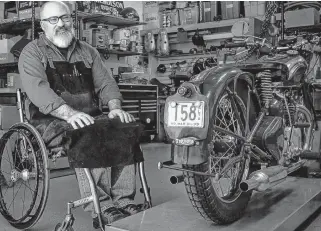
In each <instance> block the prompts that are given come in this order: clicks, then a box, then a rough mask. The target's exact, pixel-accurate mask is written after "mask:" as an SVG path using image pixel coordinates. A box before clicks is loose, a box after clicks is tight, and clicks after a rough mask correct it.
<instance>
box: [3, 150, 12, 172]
mask: <svg viewBox="0 0 321 231" xmlns="http://www.w3.org/2000/svg"><path fill="white" fill-rule="evenodd" d="M6 149H7V154H9V151H8V147H7V146H6ZM11 154H12V152H11ZM8 157H9V155H8ZM9 159H10V157H9ZM5 160H7V159H5ZM7 161H8V162H9V163H10V167H11V169H12V165H13V164H12V162H11V161H9V160H7Z"/></svg>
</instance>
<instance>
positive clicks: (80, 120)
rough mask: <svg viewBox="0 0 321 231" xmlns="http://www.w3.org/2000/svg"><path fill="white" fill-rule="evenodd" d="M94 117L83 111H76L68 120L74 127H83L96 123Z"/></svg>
mask: <svg viewBox="0 0 321 231" xmlns="http://www.w3.org/2000/svg"><path fill="white" fill-rule="evenodd" d="M94 120H95V119H94V118H93V117H91V116H90V115H88V114H86V113H83V112H76V113H75V114H73V115H72V116H71V117H69V118H68V119H67V122H68V123H69V124H71V126H72V127H73V128H74V129H78V128H79V127H80V128H83V127H85V126H89V125H91V124H94Z"/></svg>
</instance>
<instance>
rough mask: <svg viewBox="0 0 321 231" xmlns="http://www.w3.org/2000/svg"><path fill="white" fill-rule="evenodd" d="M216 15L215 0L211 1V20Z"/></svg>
mask: <svg viewBox="0 0 321 231" xmlns="http://www.w3.org/2000/svg"><path fill="white" fill-rule="evenodd" d="M215 17H217V1H211V21H214V18H215Z"/></svg>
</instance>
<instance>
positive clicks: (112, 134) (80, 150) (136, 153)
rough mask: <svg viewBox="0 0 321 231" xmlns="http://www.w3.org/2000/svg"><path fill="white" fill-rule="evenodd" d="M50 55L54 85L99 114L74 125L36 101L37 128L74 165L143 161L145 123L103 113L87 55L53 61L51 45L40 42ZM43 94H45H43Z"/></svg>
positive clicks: (34, 118)
mask: <svg viewBox="0 0 321 231" xmlns="http://www.w3.org/2000/svg"><path fill="white" fill-rule="evenodd" d="M39 48H40V49H41V51H42V53H43V54H44V55H45V56H46V57H47V60H48V62H47V66H46V74H47V78H48V82H49V84H50V88H51V89H53V90H54V92H55V93H56V94H57V95H58V96H60V97H61V98H62V99H64V100H65V102H66V103H67V105H69V106H71V107H72V108H74V109H75V110H78V111H82V112H84V113H87V114H89V115H91V116H93V117H94V118H95V123H94V124H93V125H90V126H86V127H84V128H79V129H73V128H72V126H71V125H70V124H68V123H67V122H66V121H64V120H60V119H57V118H55V117H53V116H50V115H44V114H42V113H41V112H39V110H38V108H36V106H34V105H33V104H32V103H31V104H30V105H29V107H28V108H29V115H30V116H29V117H30V123H31V124H32V125H33V126H35V127H36V128H37V130H38V131H39V133H40V134H41V136H42V137H43V140H44V142H45V144H46V146H47V148H48V149H51V148H55V147H61V146H62V147H63V148H64V150H65V151H66V153H67V156H68V159H69V163H70V166H71V167H73V168H76V167H77V168H100V167H112V166H124V165H130V164H133V163H136V162H140V161H143V154H142V152H141V149H140V147H139V138H140V136H141V134H142V132H143V127H142V125H141V124H139V123H136V122H135V123H129V124H126V123H121V122H120V120H119V119H118V118H117V119H112V120H111V119H109V118H108V117H107V116H106V115H103V114H102V112H101V110H100V107H99V101H98V97H97V96H96V94H95V88H94V83H93V76H92V70H91V66H90V63H89V61H88V60H87V58H86V56H85V55H83V54H81V53H82V52H80V51H79V49H77V50H75V51H74V52H79V55H80V57H82V61H80V62H76V63H68V62H65V61H59V62H53V59H52V55H51V52H52V50H51V49H47V48H45V47H44V46H39ZM39 97H41V96H39Z"/></svg>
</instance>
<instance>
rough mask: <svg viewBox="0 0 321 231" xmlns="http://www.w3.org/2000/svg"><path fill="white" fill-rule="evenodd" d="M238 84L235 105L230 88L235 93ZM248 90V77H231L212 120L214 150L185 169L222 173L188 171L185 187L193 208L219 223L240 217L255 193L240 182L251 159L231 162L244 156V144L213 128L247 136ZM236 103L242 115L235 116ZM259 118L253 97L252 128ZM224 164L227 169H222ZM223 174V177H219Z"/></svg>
mask: <svg viewBox="0 0 321 231" xmlns="http://www.w3.org/2000/svg"><path fill="white" fill-rule="evenodd" d="M234 86H235V88H236V91H235V92H236V94H235V98H234V102H235V104H234V106H232V104H231V100H230V99H231V98H230V97H231V95H229V94H228V90H230V91H232V92H233V91H234ZM247 93H248V83H247V82H245V81H244V80H241V79H239V80H237V83H236V84H234V79H231V80H230V81H228V82H227V83H226V84H225V86H224V87H223V88H222V92H221V96H220V97H218V100H217V102H216V103H215V104H216V105H215V106H214V112H213V114H212V118H211V119H210V126H209V134H208V139H209V140H208V142H209V144H210V145H209V146H210V147H213V149H212V150H210V153H211V155H210V158H209V160H208V161H207V162H205V163H203V164H200V165H184V166H183V167H184V168H185V169H189V170H194V171H199V172H207V173H212V174H214V175H216V176H218V177H215V178H217V179H213V178H211V177H209V176H201V175H197V174H194V173H190V172H184V176H185V177H184V183H185V188H186V191H187V194H188V196H189V199H190V201H191V203H192V205H193V207H194V208H195V209H196V210H197V211H198V212H199V213H200V214H201V216H203V217H204V218H205V219H206V220H210V221H213V222H214V223H215V224H230V223H232V222H234V221H236V220H238V219H239V218H240V217H241V216H242V215H243V212H244V210H245V209H246V207H247V204H248V202H249V200H250V198H251V195H252V192H251V191H250V192H241V190H240V189H239V183H240V182H241V181H242V180H245V179H247V177H248V176H249V173H250V172H251V169H250V163H249V162H250V160H249V158H240V160H239V161H236V162H234V163H233V164H232V165H230V164H229V165H230V166H229V165H227V162H228V160H229V159H231V158H233V157H237V156H241V151H242V146H243V145H242V143H241V142H240V141H239V140H237V139H236V138H234V137H232V136H229V135H226V134H223V133H221V132H218V131H215V130H214V129H213V128H214V127H213V125H216V126H219V127H221V128H223V129H226V130H228V131H230V132H233V133H235V134H237V135H240V136H243V137H244V136H245V130H244V129H242V128H245V127H246V123H247V122H246V119H245V118H246V104H247V103H246V102H247ZM235 106H236V108H237V110H238V111H239V115H240V117H239V118H236V116H235V115H236V114H235V109H236V108H235ZM256 117H257V113H256V112H255V104H254V101H253V99H252V97H251V101H250V119H249V128H250V129H251V128H252V126H253V125H254V123H255V119H256ZM242 126H243V127H242ZM234 159H236V158H234ZM228 166H229V167H228ZM224 167H225V168H226V169H225V170H226V171H224V173H223V172H220V171H222V170H223V168H224ZM220 174H221V175H222V176H221V177H219V176H220ZM228 182H229V183H228ZM222 186H223V188H222ZM224 187H225V188H224ZM223 189H225V190H223Z"/></svg>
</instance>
